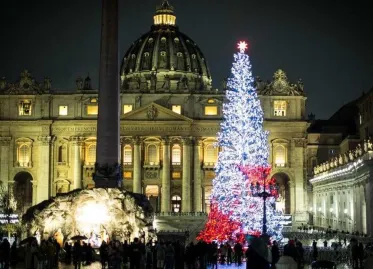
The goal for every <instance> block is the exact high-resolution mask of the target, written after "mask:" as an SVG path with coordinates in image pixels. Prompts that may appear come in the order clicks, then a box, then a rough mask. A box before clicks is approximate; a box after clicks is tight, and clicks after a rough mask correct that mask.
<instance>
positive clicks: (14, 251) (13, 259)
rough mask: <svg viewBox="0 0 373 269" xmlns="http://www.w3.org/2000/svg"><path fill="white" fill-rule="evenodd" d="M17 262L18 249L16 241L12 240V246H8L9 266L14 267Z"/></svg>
mask: <svg viewBox="0 0 373 269" xmlns="http://www.w3.org/2000/svg"><path fill="white" fill-rule="evenodd" d="M17 262H18V250H17V244H16V241H14V242H13V244H12V247H11V248H10V266H11V267H14V268H15V267H16V265H17Z"/></svg>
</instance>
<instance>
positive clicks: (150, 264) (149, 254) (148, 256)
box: [145, 242, 153, 269]
mask: <svg viewBox="0 0 373 269" xmlns="http://www.w3.org/2000/svg"><path fill="white" fill-rule="evenodd" d="M145 252H146V254H145V257H146V269H152V267H153V252H152V243H151V242H148V243H147V244H146V246H145Z"/></svg>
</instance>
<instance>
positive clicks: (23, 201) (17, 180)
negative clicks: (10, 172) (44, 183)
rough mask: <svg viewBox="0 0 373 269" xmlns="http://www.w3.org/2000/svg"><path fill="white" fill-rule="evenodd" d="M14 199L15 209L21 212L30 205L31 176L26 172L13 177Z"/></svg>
mask: <svg viewBox="0 0 373 269" xmlns="http://www.w3.org/2000/svg"><path fill="white" fill-rule="evenodd" d="M14 197H15V199H16V200H17V209H18V210H21V211H22V212H23V211H25V210H26V209H27V208H28V207H30V206H31V205H32V176H31V174H30V173H28V172H19V173H18V174H16V175H15V177H14Z"/></svg>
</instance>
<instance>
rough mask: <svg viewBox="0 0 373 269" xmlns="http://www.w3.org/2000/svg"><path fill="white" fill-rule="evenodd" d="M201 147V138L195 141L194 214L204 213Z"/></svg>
mask: <svg viewBox="0 0 373 269" xmlns="http://www.w3.org/2000/svg"><path fill="white" fill-rule="evenodd" d="M201 145H202V141H201V139H200V138H195V139H194V149H193V152H194V170H193V172H194V175H193V178H194V186H193V187H194V212H202V201H203V200H202V182H201V181H202V180H201V161H202V157H201Z"/></svg>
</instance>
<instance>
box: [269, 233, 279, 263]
mask: <svg viewBox="0 0 373 269" xmlns="http://www.w3.org/2000/svg"><path fill="white" fill-rule="evenodd" d="M271 253H272V268H276V266H275V264H276V263H277V262H278V260H279V259H280V250H279V248H278V244H277V241H276V240H274V241H273V244H272V249H271Z"/></svg>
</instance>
